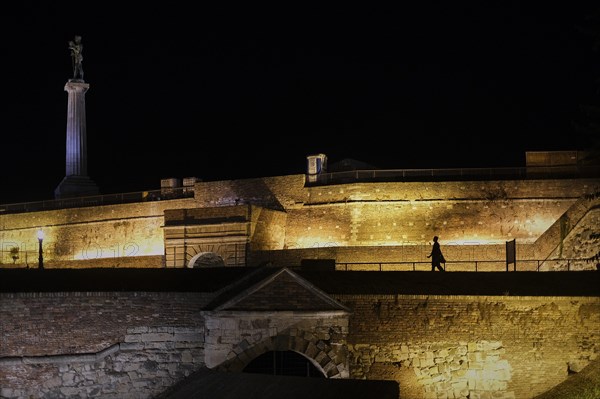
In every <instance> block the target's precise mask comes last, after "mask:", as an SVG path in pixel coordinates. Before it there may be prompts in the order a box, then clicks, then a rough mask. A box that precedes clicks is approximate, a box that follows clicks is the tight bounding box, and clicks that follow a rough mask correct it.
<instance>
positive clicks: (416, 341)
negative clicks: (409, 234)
mask: <svg viewBox="0 0 600 399" xmlns="http://www.w3.org/2000/svg"><path fill="white" fill-rule="evenodd" d="M473 283H474V284H476V280H474V281H473ZM333 297H334V298H335V299H336V300H338V301H340V302H341V303H343V304H344V305H345V306H348V307H349V308H351V309H352V314H351V316H350V319H349V324H348V326H347V330H345V331H346V332H347V335H345V337H346V338H345V342H344V343H343V346H344V348H341V347H340V348H338V349H339V350H340V351H343V352H347V353H348V359H347V364H348V367H349V368H348V370H349V378H356V379H362V378H366V379H385V380H395V381H398V383H399V385H400V392H401V393H402V398H403V399H416V398H418V399H422V398H430V397H455V398H466V397H471V398H472V397H482V398H483V397H503V398H511V397H512V398H520V399H521V398H522V399H526V398H531V397H533V396H534V395H536V394H539V393H541V392H543V391H545V390H547V389H549V388H551V387H553V386H555V385H556V384H558V383H560V382H562V381H564V380H565V379H566V377H567V374H568V370H569V368H571V369H572V370H574V371H579V370H580V369H581V368H582V367H584V366H585V365H587V364H588V363H589V361H590V360H593V359H594V358H596V357H597V355H598V348H599V347H600V300H599V299H598V298H597V297H593V298H592V297H530V296H522V297H509V296H460V295H458V296H445V295H429V296H424V295H334V296H333ZM213 298H214V294H206V293H172V292H171V293H161V292H59V293H16V294H8V293H4V294H0V304H1V305H0V317H1V318H2V320H3V323H2V324H1V325H0V329H1V330H2V331H1V332H2V334H1V335H0V337H1V345H0V359H1V360H0V387H1V388H2V391H1V393H2V397H4V398H10V399H12V398H22V397H29V395H30V394H32V395H34V396H36V397H37V396H39V395H40V393H45V394H47V396H48V397H55V396H59V395H65V396H69V395H80V396H82V395H83V394H85V395H86V396H87V397H103V398H123V397H153V396H154V395H156V394H157V393H159V392H161V391H163V390H164V389H166V388H167V387H168V386H170V385H172V384H174V383H175V382H176V381H177V380H179V379H182V378H184V377H185V376H187V375H189V374H190V373H191V372H193V371H194V370H197V369H198V368H200V367H201V366H203V365H205V364H207V363H209V360H210V362H212V363H214V357H213V358H211V359H208V358H207V356H208V355H207V352H206V350H207V348H208V346H210V345H209V343H210V342H213V341H214V340H215V339H219V343H220V344H222V345H221V346H227V345H229V346H232V347H233V346H236V345H242V347H243V348H244V350H245V352H244V353H241V354H240V356H239V358H240V359H244V364H243V365H245V364H247V363H248V362H250V361H251V360H252V359H253V358H254V357H255V356H256V354H260V353H262V352H261V350H260V348H261V347H262V346H264V345H266V344H265V342H271V341H274V342H288V341H289V342H297V343H298V342H300V341H301V340H300V338H301V337H305V338H307V337H313V338H312V339H317V340H318V339H319V338H318V337H319V336H321V335H322V338H320V339H325V340H326V339H328V338H327V337H328V335H327V334H324V335H323V333H322V332H321V333H320V334H321V335H318V334H317V333H316V332H307V333H306V334H302V335H301V334H299V333H297V335H298V336H297V337H296V336H294V337H292V338H290V337H289V336H285V331H284V330H283V329H282V330H280V329H278V328H276V327H274V326H275V325H276V324H274V323H275V321H276V320H279V319H281V317H282V315H281V314H278V313H277V312H275V311H272V312H270V311H266V312H262V313H261V314H260V315H259V314H257V313H252V314H250V316H251V317H253V318H254V319H256V320H255V322H252V323H248V322H242V321H240V322H239V324H238V323H236V322H235V321H234V320H230V322H229V323H228V324H227V326H226V327H225V326H221V327H219V325H217V324H215V323H208V322H207V320H206V319H205V318H204V317H203V316H202V314H201V313H200V312H198V309H201V308H202V307H203V306H206V304H207V303H209V301H210V300H211V299H213ZM304 313H306V312H304ZM286 315H287V317H288V319H286V320H285V323H282V325H283V324H285V325H287V326H296V327H298V326H299V325H300V324H301V321H302V320H304V319H303V318H302V317H301V316H298V318H297V319H296V318H295V316H294V315H293V314H292V313H287V314H286ZM313 318H314V319H315V322H314V324H315V325H320V326H330V323H331V320H328V319H321V318H316V316H313ZM282 320H283V319H282ZM277 325H278V324H277ZM267 326H268V327H269V328H267ZM218 328H222V330H218ZM208 329H211V331H212V332H211V334H208V333H207V330H208ZM215 329H216V330H215ZM219 331H220V332H221V334H222V335H223V337H221V335H219ZM215 334H216V335H215ZM257 336H260V337H262V338H261V339H260V340H258V341H257V342H255V343H253V344H250V343H248V341H250V342H253V341H252V340H250V339H249V338H248V337H257ZM221 339H222V340H221ZM307 339H308V338H307ZM211 340H212V341H211ZM241 341H244V342H245V343H246V345H245V346H244V345H243V343H242V344H240V342H241ZM315 344H319V343H318V342H315ZM342 349H343V350H342ZM226 353H227V352H226ZM226 353H223V356H224V355H226ZM245 353H248V354H250V353H254V354H255V356H245ZM323 355H324V354H322V353H320V352H318V351H317V352H315V353H314V354H312V355H311V352H310V351H308V352H307V356H309V357H310V356H314V360H315V361H316V362H320V361H321V356H323ZM325 357H326V356H325ZM212 363H211V367H214V364H212ZM243 365H240V366H243ZM136 395H137V396H136ZM467 395H470V396H467Z"/></svg>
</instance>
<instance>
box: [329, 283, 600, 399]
mask: <svg viewBox="0 0 600 399" xmlns="http://www.w3.org/2000/svg"><path fill="white" fill-rule="evenodd" d="M336 299H338V300H339V301H341V302H342V303H344V304H345V305H346V306H349V307H350V308H352V309H353V315H352V317H351V318H350V324H349V331H350V334H349V335H348V349H349V352H350V357H351V361H350V374H351V376H352V377H353V378H367V379H396V380H398V381H399V384H400V392H401V393H402V399H411V398H414V399H417V398H438V397H454V398H467V397H469V398H483V397H495V398H496V397H498V398H520V399H521V398H523V399H525V398H531V397H533V396H535V395H537V394H539V393H542V392H544V391H546V390H548V389H549V388H551V387H553V386H555V385H557V384H558V383H560V382H562V381H563V380H564V379H565V378H566V377H567V374H568V372H569V367H571V368H572V369H573V370H575V371H577V370H578V369H580V368H581V367H582V365H583V364H587V362H589V361H590V360H593V359H596V358H597V357H598V355H599V354H600V299H598V298H581V297H578V298H567V297H509V296H502V297H474V296H453V297H445V296H409V295H396V296H367V295H363V296H351V295H344V296H336Z"/></svg>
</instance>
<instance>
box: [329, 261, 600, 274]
mask: <svg viewBox="0 0 600 399" xmlns="http://www.w3.org/2000/svg"><path fill="white" fill-rule="evenodd" d="M597 264H598V262H597V261H594V259H593V258H563V259H546V260H538V259H521V260H517V262H516V264H510V265H508V267H507V265H506V261H505V260H466V261H462V260H459V261H451V262H446V263H445V264H443V265H442V266H443V267H444V269H445V270H446V271H471V272H472V271H474V272H500V271H510V272H512V271H537V272H544V271H579V270H596V269H597V266H596V265H597ZM335 268H336V270H338V271H380V272H384V271H431V261H415V262H409V261H405V262H336V264H335Z"/></svg>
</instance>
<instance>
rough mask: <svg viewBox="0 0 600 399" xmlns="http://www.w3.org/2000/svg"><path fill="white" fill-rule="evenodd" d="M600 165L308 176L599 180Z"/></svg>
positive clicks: (321, 179)
mask: <svg viewBox="0 0 600 399" xmlns="http://www.w3.org/2000/svg"><path fill="white" fill-rule="evenodd" d="M599 175H600V165H565V166H528V167H504V168H502V167H500V168H446V169H369V170H360V169H357V170H349V171H339V172H321V173H319V174H307V175H306V184H307V185H311V186H318V185H326V184H335V183H352V182H356V181H383V182H394V181H430V180H442V179H454V180H468V179H475V180H477V179H480V180H482V179H486V180H487V179H497V180H510V179H556V178H561V179H565V178H585V177H590V178H597V177H598V176H599Z"/></svg>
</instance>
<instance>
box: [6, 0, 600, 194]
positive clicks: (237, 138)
mask: <svg viewBox="0 0 600 399" xmlns="http://www.w3.org/2000/svg"><path fill="white" fill-rule="evenodd" d="M22 3H24V4H23V5H21V6H10V7H11V8H6V9H4V10H3V12H2V16H1V17H0V19H1V20H0V22H1V23H0V34H1V37H2V39H1V41H0V42H1V51H2V55H3V58H2V61H3V62H2V64H3V69H2V70H3V77H4V81H3V87H2V90H1V91H0V93H1V94H0V96H1V97H0V98H1V107H0V116H1V121H2V143H3V145H2V154H0V162H2V173H3V176H2V182H3V188H2V190H1V194H0V202H1V203H10V202H24V201H35V200H47V199H52V198H53V191H54V189H55V188H56V186H57V185H58V184H59V183H60V181H61V180H62V178H63V177H64V174H65V143H66V115H67V109H66V107H67V93H66V92H65V91H64V85H65V83H66V82H67V80H68V79H69V78H71V77H72V76H73V71H72V67H71V56H70V53H69V49H68V41H69V40H72V39H73V38H74V36H75V35H80V36H82V42H83V46H84V47H83V57H84V58H83V70H84V79H85V81H86V83H89V85H90V89H89V91H88V92H87V94H86V114H87V136H88V174H89V176H90V177H91V178H92V179H93V180H94V181H95V182H96V183H97V184H98V186H99V187H100V190H101V192H102V193H115V192H133V191H141V190H152V189H159V188H160V179H161V178H167V177H179V178H184V177H191V176H195V177H198V178H202V179H203V180H206V181H211V180H222V179H239V178H250V177H262V176H279V175H287V174H297V173H304V172H305V170H306V156H307V155H311V154H317V153H324V154H326V155H327V156H328V161H329V163H330V164H332V163H335V162H337V161H341V160H342V159H346V158H351V159H356V160H359V161H363V162H367V163H370V164H372V165H375V166H377V167H380V168H386V169H413V168H454V167H503V166H510V167H514V166H524V163H525V152H526V151H546V150H583V149H586V148H588V147H589V146H590V145H591V143H592V141H593V138H592V137H591V136H585V135H583V134H580V133H578V131H577V130H576V129H575V128H574V127H573V123H574V122H577V123H586V120H585V116H584V115H583V113H582V112H581V109H580V107H581V106H582V105H589V104H596V105H599V104H600V100H599V97H598V94H599V93H598V88H599V79H600V62H599V59H600V54H599V52H598V51H595V50H594V40H595V39H594V38H593V37H592V36H590V35H586V34H584V33H582V31H581V29H580V28H585V27H587V26H590V25H591V21H590V18H592V17H594V16H596V17H598V15H599V13H598V10H599V9H600V8H598V7H594V6H590V3H592V2H579V3H578V2H521V1H514V2H511V1H504V2H475V1H473V2H439V3H431V2H401V1H395V2H389V3H390V4H395V3H398V4H395V5H393V6H390V5H385V4H386V3H383V4H376V3H375V4H372V3H373V2H363V4H362V5H355V6H349V5H348V4H354V3H347V4H343V3H340V4H339V8H338V7H334V6H332V5H329V6H323V4H318V3H317V4H315V5H310V3H306V2H280V3H282V4H285V5H276V6H274V5H273V4H269V6H266V5H263V6H261V5H258V6H257V5H256V4H255V3H256V2H245V3H243V4H245V5H243V6H240V5H238V4H235V3H226V2H214V3H217V5H214V4H213V5H210V6H207V5H205V4H204V3H207V2H187V3H183V4H187V5H179V6H176V4H177V3H175V2H166V3H161V2H145V3H141V4H143V5H140V6H139V7H133V6H125V5H124V4H125V3H127V2H122V4H120V5H119V6H118V7H117V6H115V5H114V4H112V5H109V4H108V3H106V2H91V3H93V4H94V5H93V6H84V5H83V3H84V2H81V4H79V3H72V5H71V6H69V7H66V6H63V5H56V4H54V3H56V2H45V4H43V5H32V4H31V3H30V2H22ZM61 3H63V2H61ZM211 3H213V2H211ZM405 3H406V4H405ZM413 3H414V4H413ZM530 3H535V4H530ZM66 4H68V3H66ZM161 4H162V7H163V8H161V7H160V5H161ZM434 4H436V5H434ZM491 4H494V5H491ZM123 7H129V8H123ZM165 7H167V9H164V8H165ZM17 8H18V9H17Z"/></svg>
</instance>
